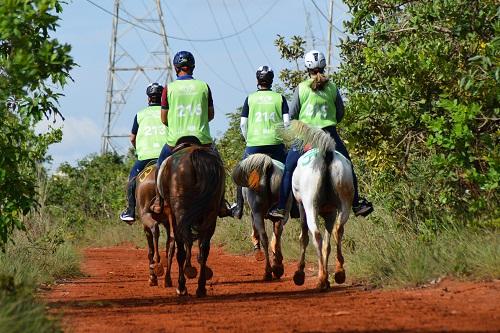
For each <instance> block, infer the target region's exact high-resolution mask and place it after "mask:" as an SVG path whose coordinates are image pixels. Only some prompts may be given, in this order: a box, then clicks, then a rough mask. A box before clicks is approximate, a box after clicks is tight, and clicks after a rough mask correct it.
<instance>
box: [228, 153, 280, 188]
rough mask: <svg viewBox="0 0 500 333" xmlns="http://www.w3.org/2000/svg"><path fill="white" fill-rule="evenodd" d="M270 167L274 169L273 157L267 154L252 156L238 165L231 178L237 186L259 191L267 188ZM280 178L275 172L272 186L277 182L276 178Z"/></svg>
mask: <svg viewBox="0 0 500 333" xmlns="http://www.w3.org/2000/svg"><path fill="white" fill-rule="evenodd" d="M270 167H274V164H273V160H272V159H271V157H269V156H267V155H265V154H252V155H250V156H249V157H247V158H245V159H244V160H243V161H241V162H240V163H238V164H237V165H236V167H235V168H234V169H233V172H232V174H231V177H232V178H233V181H234V183H235V184H236V185H238V186H242V187H248V188H251V189H252V190H255V191H259V190H260V189H263V188H265V186H266V178H267V172H268V170H269V168H270ZM279 176H280V175H275V173H274V172H273V175H272V176H271V186H272V185H273V184H274V183H276V182H277V180H276V177H279ZM280 181H281V177H280Z"/></svg>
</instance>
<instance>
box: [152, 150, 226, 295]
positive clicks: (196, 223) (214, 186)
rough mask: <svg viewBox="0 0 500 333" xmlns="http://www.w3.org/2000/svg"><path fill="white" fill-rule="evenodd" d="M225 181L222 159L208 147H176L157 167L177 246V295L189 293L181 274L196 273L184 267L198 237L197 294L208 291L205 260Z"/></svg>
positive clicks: (207, 268)
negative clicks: (198, 270) (198, 268)
mask: <svg viewBox="0 0 500 333" xmlns="http://www.w3.org/2000/svg"><path fill="white" fill-rule="evenodd" d="M224 181H225V173H224V165H223V163H222V160H221V158H220V156H219V154H218V153H217V152H216V151H214V150H213V149H212V148H210V147H204V146H200V145H197V144H190V145H188V146H187V147H185V146H184V147H180V148H176V149H174V151H173V154H172V155H171V156H170V157H168V158H167V159H165V161H163V163H162V164H161V166H160V170H159V172H158V178H157V187H158V192H159V194H160V195H161V197H162V198H163V212H164V214H165V215H166V216H167V220H168V221H169V224H170V228H171V231H172V232H173V236H174V239H175V243H176V247H177V263H178V266H179V280H178V287H177V290H176V291H177V294H178V295H179V296H185V295H187V294H188V291H187V288H186V277H185V276H184V275H185V274H186V275H188V278H189V277H190V276H191V277H192V275H193V274H194V275H195V274H196V270H195V269H194V267H192V268H191V267H189V269H187V267H186V269H185V267H184V264H185V263H186V260H187V262H189V260H190V256H191V248H192V245H193V242H194V241H195V240H198V247H199V254H198V263H199V264H200V274H199V278H198V288H197V290H196V296H198V297H204V296H206V294H207V290H206V287H205V285H206V280H207V279H210V278H211V276H212V274H213V273H212V270H211V269H210V268H209V267H208V266H207V259H208V255H209V253H210V240H211V238H212V236H213V234H214V232H215V225H216V222H217V216H218V214H219V208H220V207H221V202H223V196H224ZM195 276H196V275H195Z"/></svg>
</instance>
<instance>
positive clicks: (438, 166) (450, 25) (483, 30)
mask: <svg viewBox="0 0 500 333" xmlns="http://www.w3.org/2000/svg"><path fill="white" fill-rule="evenodd" d="M345 2H346V4H347V5H348V6H349V9H350V12H351V14H352V19H351V20H350V21H349V22H346V26H347V28H348V31H349V32H350V33H351V34H353V35H355V36H357V38H355V39H347V40H345V41H343V42H342V45H341V48H342V54H341V56H342V60H343V62H342V65H341V68H340V71H339V72H338V73H337V75H336V78H337V80H338V81H339V82H341V85H342V87H343V88H345V89H346V91H347V93H348V98H349V103H348V107H349V112H348V114H347V116H346V119H345V122H346V123H348V138H349V140H350V141H351V142H352V143H354V144H355V147H356V153H357V154H358V155H362V156H367V162H368V166H369V168H372V169H374V170H376V171H378V172H385V171H389V172H392V174H393V175H395V176H397V177H402V178H403V179H404V178H405V177H408V176H409V170H410V169H412V168H415V165H416V163H421V162H422V161H423V160H425V161H426V163H428V166H429V167H430V169H431V172H430V173H429V174H427V175H426V176H429V179H428V186H429V188H430V189H431V190H430V191H431V192H433V195H435V196H437V197H438V198H437V199H438V201H437V202H435V204H438V205H443V206H445V207H446V208H449V209H451V211H450V212H452V213H453V212H454V213H459V214H461V213H466V212H470V213H475V212H476V211H478V210H480V209H482V210H485V209H486V210H488V209H490V210H493V211H492V212H490V213H493V214H494V215H493V216H495V215H496V216H498V213H499V211H498V204H497V203H498V200H499V195H498V194H499V192H498V182H499V179H500V161H499V158H500V155H499V148H498V147H499V136H498V135H499V133H500V132H499V127H498V125H499V121H500V119H499V116H500V112H499V110H500V109H499V103H498V97H499V86H498V81H499V77H500V71H499V68H498V64H499V50H500V49H499V46H500V44H499V42H500V40H499V31H500V23H499V20H498V15H499V11H498V4H497V3H496V2H495V1H493V0H485V1H472V2H471V1H467V0H434V1H423V0H422V1H394V0H392V1H387V0H375V1H371V0H370V1H367V0H347V1H345ZM422 176H424V175H422ZM433 189H438V191H433ZM427 191H428V190H427ZM422 194H425V193H422ZM436 208H437V207H436ZM464 208H465V209H464Z"/></svg>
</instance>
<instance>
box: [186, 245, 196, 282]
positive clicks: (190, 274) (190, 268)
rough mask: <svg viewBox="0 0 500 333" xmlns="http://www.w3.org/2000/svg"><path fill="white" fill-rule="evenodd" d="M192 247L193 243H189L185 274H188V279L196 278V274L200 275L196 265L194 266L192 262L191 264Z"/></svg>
mask: <svg viewBox="0 0 500 333" xmlns="http://www.w3.org/2000/svg"><path fill="white" fill-rule="evenodd" d="M192 248H193V244H192V243H191V244H189V245H188V246H187V249H186V250H187V253H186V265H185V267H184V274H185V275H186V277H187V278H188V279H194V278H195V277H196V275H198V270H197V269H196V267H194V266H193V265H192V264H191V251H192Z"/></svg>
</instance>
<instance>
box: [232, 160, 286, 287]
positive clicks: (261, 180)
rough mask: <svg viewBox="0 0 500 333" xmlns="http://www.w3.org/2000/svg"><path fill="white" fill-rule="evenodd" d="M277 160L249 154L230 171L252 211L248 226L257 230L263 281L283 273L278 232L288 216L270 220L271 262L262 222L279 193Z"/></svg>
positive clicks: (278, 276)
mask: <svg viewBox="0 0 500 333" xmlns="http://www.w3.org/2000/svg"><path fill="white" fill-rule="evenodd" d="M278 163H279V162H277V161H275V162H273V160H272V159H271V157H269V156H267V155H265V154H253V155H250V156H248V157H247V158H246V159H244V160H243V161H241V162H240V163H238V165H237V166H236V167H235V168H234V170H233V173H232V178H233V181H234V182H235V184H236V185H238V186H241V187H243V197H244V198H245V202H247V203H248V205H249V207H250V210H251V211H252V227H253V230H254V234H255V231H256V232H257V235H254V236H256V238H258V240H259V242H260V245H261V246H262V249H263V251H264V255H265V260H266V267H265V273H264V280H265V281H269V280H272V278H273V276H274V277H275V278H280V277H281V276H282V275H283V273H284V267H283V255H282V253H281V233H282V231H283V224H284V223H285V222H286V220H287V219H288V216H286V217H285V219H284V220H283V221H282V220H281V219H280V220H278V221H273V232H274V233H273V238H272V241H271V252H272V254H273V258H272V265H271V262H270V259H269V249H268V247H269V240H268V237H267V233H266V226H265V224H264V219H266V218H268V216H267V212H268V211H269V208H271V206H272V205H273V204H274V203H276V202H277V201H278V197H279V190H280V183H281V178H282V176H283V170H282V169H281V168H279V167H278ZM291 199H292V198H291V196H290V200H289V203H288V205H287V206H288V207H290V206H291V202H292V201H291ZM287 211H289V209H287Z"/></svg>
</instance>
